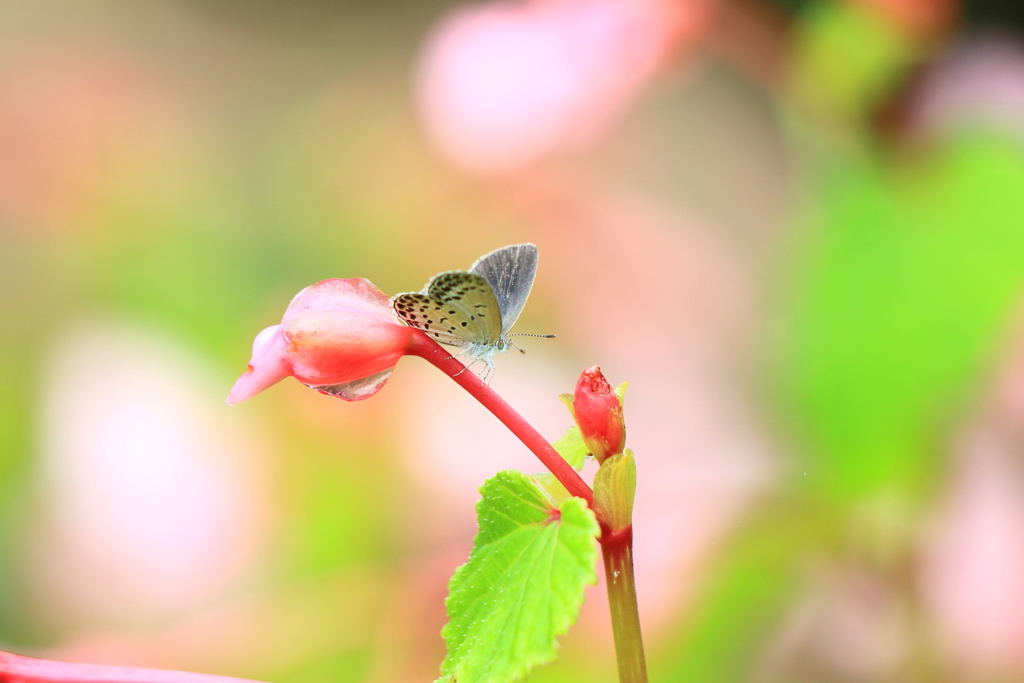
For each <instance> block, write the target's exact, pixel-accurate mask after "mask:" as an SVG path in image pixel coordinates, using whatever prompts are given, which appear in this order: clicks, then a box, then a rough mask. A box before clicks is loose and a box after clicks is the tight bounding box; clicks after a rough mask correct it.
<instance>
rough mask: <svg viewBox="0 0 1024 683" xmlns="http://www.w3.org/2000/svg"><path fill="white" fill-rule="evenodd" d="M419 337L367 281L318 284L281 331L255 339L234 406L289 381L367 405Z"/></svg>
mask: <svg viewBox="0 0 1024 683" xmlns="http://www.w3.org/2000/svg"><path fill="white" fill-rule="evenodd" d="M415 332H416V331H415V330H414V329H413V328H411V327H406V326H405V325H403V324H402V323H401V322H400V321H399V320H398V318H397V317H396V316H395V313H394V311H393V310H392V308H391V303H390V301H389V300H388V297H387V295H385V294H384V293H383V292H381V291H380V290H379V289H377V287H375V286H374V285H373V283H371V282H370V281H369V280H365V279H363V278H352V279H349V280H341V279H332V280H324V281H323V282H318V283H317V284H315V285H312V286H310V287H306V288H305V289H304V290H302V291H301V292H299V293H298V294H296V295H295V298H294V299H292V302H291V303H290V304H289V305H288V310H286V311H285V313H284V317H283V318H282V319H281V324H280V325H273V326H271V327H268V328H267V329H265V330H263V331H262V332H260V333H259V334H258V335H257V336H256V340H255V341H254V342H253V345H252V360H251V361H249V369H248V370H246V372H245V374H244V375H242V376H241V377H240V378H239V379H238V381H237V382H236V383H235V386H234V388H232V389H231V393H230V394H229V395H228V404H229V405H234V404H235V403H239V402H241V401H244V400H246V399H248V398H251V397H253V396H255V395H256V394H258V393H259V392H261V391H263V390H264V389H266V388H267V387H270V386H272V385H274V384H276V383H277V382H280V381H281V380H282V379H284V378H285V377H288V376H289V375H291V376H293V377H295V378H296V379H298V380H299V381H300V382H302V383H303V384H305V385H307V386H310V387H312V388H314V389H316V390H317V391H320V392H323V393H325V394H330V395H332V396H337V397H339V398H343V399H345V400H346V401H360V400H362V399H364V398H369V397H370V396H373V395H374V394H375V393H377V392H378V391H379V390H380V389H381V387H383V386H384V383H385V382H386V381H387V379H388V377H389V376H390V375H391V372H392V370H394V367H395V365H396V364H397V363H398V359H399V358H401V357H402V356H403V355H404V354H405V353H406V352H407V351H408V350H409V348H410V344H411V343H412V339H413V335H414V334H415Z"/></svg>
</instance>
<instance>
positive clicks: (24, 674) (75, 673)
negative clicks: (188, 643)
mask: <svg viewBox="0 0 1024 683" xmlns="http://www.w3.org/2000/svg"><path fill="white" fill-rule="evenodd" d="M0 681H5V683H246V682H247V681H248V679H244V678H231V677H228V676H214V675H212V674H197V673H189V672H186V671H167V670H164V669H140V668H137V667H129V666H99V665H96V664H73V663H70V662H57V661H53V660H49V659H35V658H33V657H22V656H21V655H14V654H11V653H9V652H0ZM248 683H252V682H251V681H248Z"/></svg>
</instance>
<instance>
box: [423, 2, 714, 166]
mask: <svg viewBox="0 0 1024 683" xmlns="http://www.w3.org/2000/svg"><path fill="white" fill-rule="evenodd" d="M707 15H708V3H706V2H705V0H529V1H528V2H523V3H512V2H491V3H488V4H483V5H473V6H465V7H462V8H459V9H457V10H455V11H454V12H453V13H451V14H449V15H448V16H447V17H445V18H444V19H443V20H442V21H441V22H440V23H439V24H438V26H437V27H436V28H435V29H434V32H433V34H432V35H431V36H430V37H429V38H428V40H427V44H426V47H425V48H424V50H423V54H422V55H421V57H420V63H419V74H418V78H417V88H418V93H417V97H418V100H419V102H418V105H419V110H420V115H421V118H422V120H423V122H424V125H425V127H426V130H427V134H428V136H429V137H430V139H431V140H432V142H433V143H434V144H435V146H436V147H437V148H438V149H439V150H440V151H441V152H442V153H443V154H445V155H446V156H447V157H448V158H449V159H450V160H452V161H453V162H455V163H456V164H458V165H460V166H462V167H464V168H466V169H468V170H470V171H475V172H478V173H507V172H514V171H518V170H521V169H523V168H525V167H527V166H529V165H530V164H532V163H534V162H536V161H538V160H540V159H541V158H543V157H544V156H546V155H548V154H550V153H552V152H558V151H565V150H572V149H576V148H580V147H584V146H587V145H589V144H591V143H592V142H594V140H595V139H596V138H597V137H599V136H600V135H602V134H603V133H604V132H605V131H606V130H607V129H608V127H609V126H610V124H612V123H613V122H614V121H615V119H617V118H618V117H619V116H620V115H621V114H622V113H623V111H624V110H625V109H626V108H627V107H628V106H629V105H630V104H631V103H632V102H633V101H634V100H635V99H636V96H637V95H638V93H639V92H640V91H641V89H642V88H643V86H644V85H645V84H646V83H647V82H648V81H649V80H650V79H651V77H652V76H653V75H654V74H655V73H656V72H657V70H658V68H659V67H660V66H662V65H663V64H664V62H665V61H666V59H667V57H668V56H669V55H670V54H671V53H672V52H673V50H674V49H676V48H677V47H679V46H680V45H681V44H683V43H686V42H693V41H694V39H695V38H696V36H697V35H698V34H699V33H700V32H701V30H702V29H703V27H704V26H705V24H706V22H707Z"/></svg>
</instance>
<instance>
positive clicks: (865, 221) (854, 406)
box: [780, 136, 1024, 499]
mask: <svg viewBox="0 0 1024 683" xmlns="http://www.w3.org/2000/svg"><path fill="white" fill-rule="evenodd" d="M822 185H823V191H822V192H821V193H820V199H819V202H820V208H819V211H820V214H818V215H815V216H811V217H810V218H811V219H812V220H811V223H812V226H813V230H809V231H808V232H809V233H810V234H812V235H813V236H814V237H813V239H811V241H809V243H808V253H807V254H806V258H807V261H806V264H807V265H806V266H805V267H804V268H802V269H795V270H796V272H798V273H799V277H798V278H797V279H796V280H795V281H794V282H793V291H794V293H795V294H796V297H795V299H796V301H797V307H796V310H797V315H796V316H795V317H794V319H793V326H792V327H791V328H790V334H791V340H792V343H791V345H790V347H789V349H788V352H787V356H788V360H787V361H786V362H784V363H782V364H780V378H781V379H782V386H783V387H784V393H786V394H788V396H789V399H790V407H791V411H792V415H793V418H794V422H793V424H794V426H796V428H797V429H798V430H799V431H800V432H802V434H803V436H804V439H805V449H806V451H807V452H809V453H813V454H814V457H815V465H816V467H815V474H816V480H817V481H820V482H822V483H824V484H827V486H828V487H829V488H830V489H831V494H833V495H835V494H838V495H839V496H840V497H841V498H846V497H852V498H854V499H855V498H857V497H860V496H864V495H873V493H875V492H878V491H884V490H887V489H890V488H895V489H898V490H903V491H909V492H914V491H927V490H929V489H930V488H931V486H932V485H933V484H932V483H931V480H932V477H934V476H935V475H936V473H938V472H941V471H942V468H941V464H942V462H943V458H942V455H941V453H942V450H943V447H942V446H941V444H942V443H943V442H944V441H945V440H946V436H945V432H946V430H947V429H948V427H949V425H950V424H951V422H955V421H952V420H951V419H950V418H951V417H952V416H953V415H956V414H957V413H958V412H960V411H962V410H964V408H965V406H967V405H968V404H969V400H970V399H971V397H972V396H976V395H977V392H979V391H982V390H983V388H982V387H983V382H984V381H986V378H987V377H988V375H987V373H988V372H989V368H990V367H991V364H992V363H993V361H994V359H995V358H996V357H997V354H998V352H999V350H1000V348H1001V344H1003V343H1004V341H1003V340H1004V336H1005V335H1006V333H1007V331H1008V329H1009V323H1010V321H1011V320H1012V317H1011V316H1012V313H1013V311H1014V310H1015V307H1017V306H1018V305H1019V303H1020V293H1021V289H1022V288H1024V268H1022V267H1021V264H1022V263H1024V231H1022V230H1021V225H1022V224H1024V192H1021V188H1022V187H1024V161H1022V159H1021V155H1020V153H1019V152H1018V151H1017V148H1015V147H1013V146H1012V145H1010V144H1007V142H1006V141H1005V140H1003V139H1000V138H996V137H989V136H972V137H965V138H963V139H960V140H958V141H956V143H955V144H949V145H948V146H947V147H945V148H944V149H942V150H941V153H940V152H939V151H936V152H935V153H934V154H932V155H930V156H929V157H928V163H922V164H916V165H900V166H896V167H883V166H879V165H877V164H873V163H869V162H859V163H849V164H848V165H847V166H846V167H845V168H843V169H841V170H835V171H834V172H832V173H831V174H828V178H826V179H824V180H823V181H822Z"/></svg>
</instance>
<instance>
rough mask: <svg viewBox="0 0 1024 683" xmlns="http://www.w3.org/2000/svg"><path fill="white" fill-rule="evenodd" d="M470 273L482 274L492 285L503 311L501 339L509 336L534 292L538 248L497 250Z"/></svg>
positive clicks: (530, 245) (524, 247) (522, 246)
mask: <svg viewBox="0 0 1024 683" xmlns="http://www.w3.org/2000/svg"><path fill="white" fill-rule="evenodd" d="M469 272H470V273H475V274H477V275H482V276H483V277H484V278H485V279H486V280H487V283H488V284H489V285H490V286H491V290H492V291H493V292H494V297H495V298H496V299H497V300H498V308H499V309H500V311H501V336H504V335H506V334H508V331H509V330H511V329H512V326H513V325H515V323H516V320H518V319H519V314H520V313H522V312H523V306H525V305H526V300H527V299H528V298H529V296H530V290H531V289H533V280H534V278H535V277H536V276H537V247H536V246H535V245H533V244H513V245H510V246H507V247H502V248H501V249H495V250H494V251H492V252H491V253H489V254H484V255H483V256H481V257H480V258H479V259H477V261H476V263H474V264H473V265H472V266H471V267H470V269H469Z"/></svg>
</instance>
